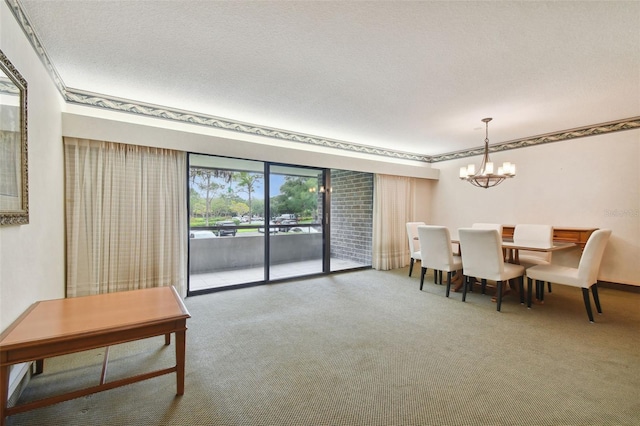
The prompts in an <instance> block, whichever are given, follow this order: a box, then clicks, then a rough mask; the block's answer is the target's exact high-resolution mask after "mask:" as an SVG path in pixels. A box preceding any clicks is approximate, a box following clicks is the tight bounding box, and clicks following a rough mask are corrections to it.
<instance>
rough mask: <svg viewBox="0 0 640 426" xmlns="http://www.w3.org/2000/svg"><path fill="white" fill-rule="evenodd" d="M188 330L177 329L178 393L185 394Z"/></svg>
mask: <svg viewBox="0 0 640 426" xmlns="http://www.w3.org/2000/svg"><path fill="white" fill-rule="evenodd" d="M185 337H186V330H180V331H176V367H177V371H176V388H177V392H176V395H183V394H184V363H185V348H186V344H185V343H186V342H185Z"/></svg>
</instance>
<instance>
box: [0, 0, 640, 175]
mask: <svg viewBox="0 0 640 426" xmlns="http://www.w3.org/2000/svg"><path fill="white" fill-rule="evenodd" d="M5 2H6V3H7V5H8V6H9V8H10V9H11V11H12V13H13V15H14V16H15V18H16V20H17V22H18V24H19V25H20V26H21V27H22V30H23V31H24V33H25V35H26V36H27V38H28V39H29V41H30V43H31V45H32V46H33V48H34V50H35V52H36V54H37V55H38V56H39V57H40V60H41V61H42V63H43V64H44V66H45V68H46V70H47V71H48V72H49V75H50V76H51V79H52V80H53V82H54V84H55V85H56V87H57V88H58V91H59V92H60V94H61V95H62V97H63V98H64V100H65V101H66V102H69V103H74V104H79V105H87V106H93V107H97V108H103V109H107V110H112V111H119V112H126V113H132V114H137V115H142V116H147V117H152V118H162V119H166V120H172V121H178V122H182V123H190V124H197V125H201V126H208V127H214V128H218V129H223V130H229V131H234V132H239V133H245V134H250V135H255V136H264V137H268V138H272V139H282V140H286V141H291V142H298V143H304V144H309V145H314V146H321V147H326V148H333V149H339V150H343V151H350V152H357V153H363V154H370V155H377V156H382V157H388V158H395V159H402V160H411V161H419V162H424V163H437V162H440V161H449V160H456V159H459V158H465V157H472V156H476V155H482V154H483V153H484V147H477V148H472V149H468V150H462V151H455V152H450V153H444V154H440V155H433V156H429V155H422V154H416V153H410V152H403V151H395V150H391V149H384V148H378V147H374V146H369V145H361V144H356V143H352V142H345V141H340V140H336V139H329V138H323V137H319V136H313V135H308V134H304V133H297V132H292V131H289V130H283V129H277V128H273V127H267V126H258V125H255V124H249V123H243V122H240V121H234V120H229V119H226V118H220V117H216V116H212V115H206V114H199V113H194V112H189V111H182V110H178V109H174V108H167V107H163V106H158V105H153V104H148V103H142V102H136V101H131V100H128V99H118V98H114V97H110V96H105V95H100V94H96V93H91V92H87V91H82V90H77V89H70V88H67V87H66V86H65V84H64V82H63V81H62V79H61V78H60V75H59V74H58V72H57V71H56V69H55V67H54V65H53V63H52V62H51V61H50V60H49V56H48V55H47V52H46V50H45V48H44V46H43V45H42V43H40V40H39V39H38V36H37V34H36V31H35V29H34V28H33V27H32V25H31V23H30V22H29V19H28V18H27V16H26V14H25V13H24V11H23V10H22V7H21V6H20V2H19V0H5ZM632 129H640V117H632V118H627V119H622V120H617V121H611V122H607V123H602V124H596V125H589V126H584V127H579V128H575V129H570V130H562V131H559V132H553V133H547V134H544V135H538V136H532V137H527V138H522V139H516V140H512V141H507V142H501V143H497V144H494V145H490V146H489V152H498V151H506V150H509V149H518V148H525V147H528V146H534V145H540V144H545V143H551V142H560V141H564V140H569V139H575V138H582V137H586V136H594V135H601V134H605V133H612V132H618V131H621V130H632Z"/></svg>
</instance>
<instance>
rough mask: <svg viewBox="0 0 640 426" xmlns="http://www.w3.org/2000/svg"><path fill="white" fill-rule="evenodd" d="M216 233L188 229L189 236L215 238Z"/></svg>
mask: <svg viewBox="0 0 640 426" xmlns="http://www.w3.org/2000/svg"><path fill="white" fill-rule="evenodd" d="M216 237H217V235H216V234H214V233H213V231H189V238H194V239H197V238H216Z"/></svg>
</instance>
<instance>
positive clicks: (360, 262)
mask: <svg viewBox="0 0 640 426" xmlns="http://www.w3.org/2000/svg"><path fill="white" fill-rule="evenodd" d="M188 205H189V292H188V293H189V294H198V293H204V292H210V291H216V290H218V289H221V288H234V287H243V286H248V285H255V284H262V283H268V282H272V281H277V280H285V279H291V278H295V277H301V276H306V275H314V274H321V273H329V272H331V271H339V270H345V269H356V268H366V267H370V266H371V247H372V223H373V220H372V218H373V214H372V212H373V175H371V174H370V173H362V172H353V171H346V170H331V171H329V170H327V169H320V168H313V167H302V166H293V165H286V164H275V163H265V162H261V161H252V160H241V159H235V158H225V157H215V156H210V155H200V154H190V155H189V201H188Z"/></svg>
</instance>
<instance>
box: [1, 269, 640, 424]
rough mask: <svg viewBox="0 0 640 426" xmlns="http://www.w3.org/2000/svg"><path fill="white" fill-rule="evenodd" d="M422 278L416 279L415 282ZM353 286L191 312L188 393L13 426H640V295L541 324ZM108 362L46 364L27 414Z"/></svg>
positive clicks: (298, 288)
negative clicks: (591, 313)
mask: <svg viewBox="0 0 640 426" xmlns="http://www.w3.org/2000/svg"><path fill="white" fill-rule="evenodd" d="M418 269H419V268H418ZM407 273H408V270H407V269H406V268H405V269H400V270H395V271H388V272H380V271H375V270H367V271H359V272H351V273H343V274H338V275H333V276H330V277H323V278H314V279H308V280H300V281H295V282H288V283H281V284H274V285H268V286H260V287H253V288H246V289H240V290H232V291H226V292H219V293H214V294H209V295H203V296H195V297H191V298H188V299H187V300H186V302H185V303H186V305H187V308H188V309H189V310H190V313H191V315H192V318H191V319H190V320H189V321H188V326H189V330H188V332H187V376H186V391H185V394H184V395H183V396H182V397H176V396H175V377H174V375H167V376H162V377H158V378H154V379H151V380H147V381H145V382H141V383H137V384H133V385H129V386H126V387H122V388H117V389H113V390H110V391H106V392H102V393H99V394H94V395H91V396H88V397H84V398H78V399H75V400H72V401H67V402H64V403H60V404H56V405H53V406H50V407H45V408H42V409H38V410H33V411H30V412H26V413H22V414H18V415H15V416H11V417H9V418H8V420H7V425H11V426H16V425H50V426H55V425H385V426H386V425H638V424H640V398H639V396H638V395H640V294H638V293H629V292H624V291H620V290H614V289H609V288H602V289H601V291H600V297H601V301H602V306H603V310H604V314H603V315H597V316H596V323H594V324H591V323H589V321H588V320H587V316H586V313H585V311H584V305H583V302H582V296H581V293H580V290H579V289H572V288H566V287H562V286H559V285H556V286H554V288H553V293H552V294H547V295H546V303H545V304H544V305H543V306H534V307H533V308H532V309H527V308H526V307H524V306H522V305H520V304H519V299H518V298H517V297H515V296H514V295H511V296H509V297H507V298H505V301H504V303H503V306H502V312H496V310H495V303H492V302H491V297H490V296H486V295H485V296H483V295H481V294H479V292H474V293H471V294H470V295H469V296H468V298H467V302H466V303H462V302H461V295H460V294H455V293H454V294H452V295H451V297H450V298H449V299H447V298H446V297H445V296H444V286H439V285H435V284H433V280H432V277H431V276H430V275H428V276H427V281H426V282H425V286H424V290H423V291H422V292H421V291H419V289H418V288H419V271H418V272H416V271H414V276H413V277H411V278H409V277H408V276H407ZM163 341H164V340H163V338H162V337H158V338H153V339H147V340H145V341H141V342H133V343H129V344H124V345H119V346H116V347H113V348H112V349H111V364H110V368H109V377H108V378H109V379H116V378H118V377H123V376H124V375H126V374H129V373H131V372H141V368H144V369H145V370H146V371H149V370H150V369H152V368H155V367H158V366H163V367H165V366H171V365H173V363H174V362H175V361H174V348H173V344H172V345H171V346H170V347H165V346H164V345H163ZM102 352H103V351H102V350H95V351H89V352H85V353H82V354H74V355H67V356H63V357H57V358H52V359H49V360H47V361H46V364H45V374H43V375H41V376H37V377H35V378H34V379H33V380H32V381H31V382H30V384H29V386H28V387H27V389H26V390H25V392H24V393H23V395H22V397H21V400H20V402H24V401H29V400H33V399H34V398H39V397H42V396H44V395H49V394H52V393H56V392H59V391H60V390H65V389H71V388H74V389H75V388H77V387H79V386H87V385H93V384H95V383H96V382H97V381H98V380H99V375H100V369H101V365H100V364H101V361H102Z"/></svg>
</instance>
